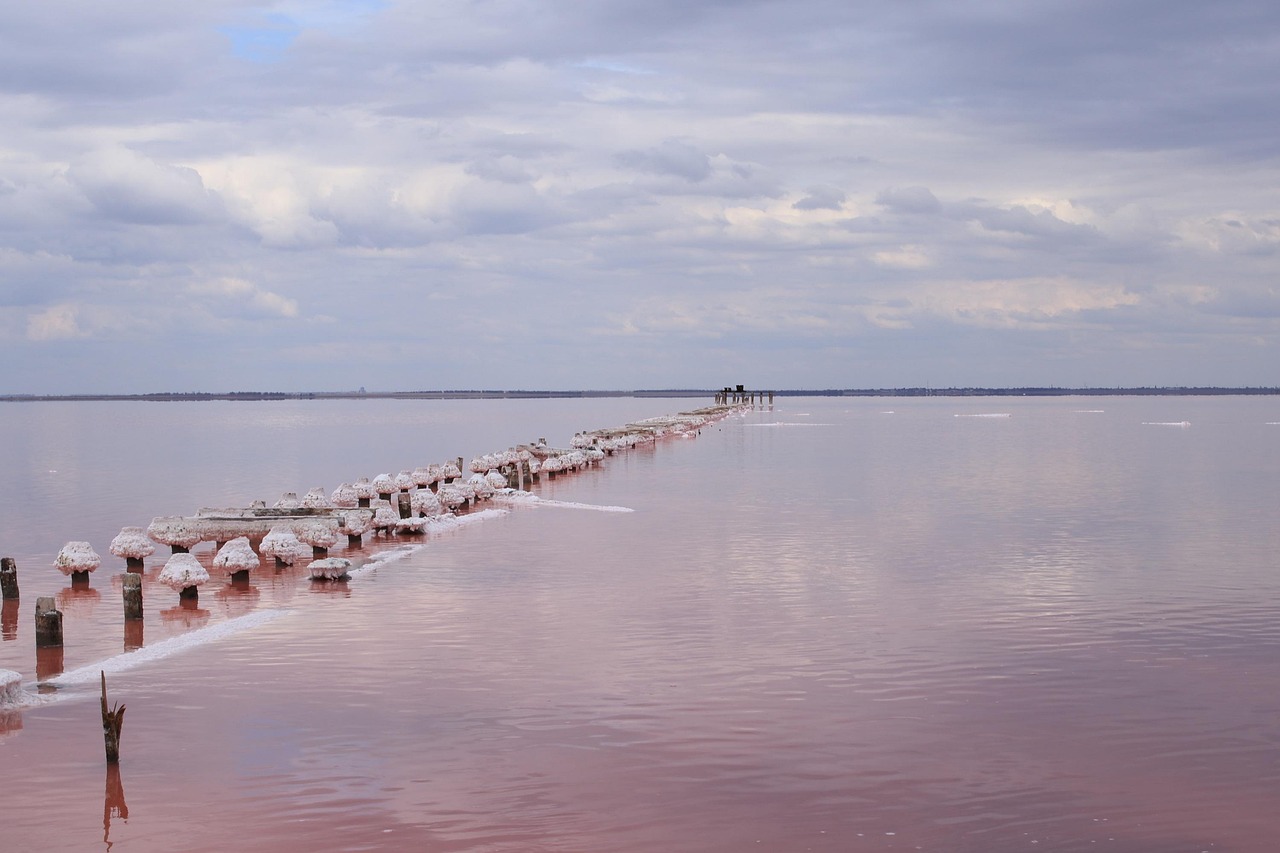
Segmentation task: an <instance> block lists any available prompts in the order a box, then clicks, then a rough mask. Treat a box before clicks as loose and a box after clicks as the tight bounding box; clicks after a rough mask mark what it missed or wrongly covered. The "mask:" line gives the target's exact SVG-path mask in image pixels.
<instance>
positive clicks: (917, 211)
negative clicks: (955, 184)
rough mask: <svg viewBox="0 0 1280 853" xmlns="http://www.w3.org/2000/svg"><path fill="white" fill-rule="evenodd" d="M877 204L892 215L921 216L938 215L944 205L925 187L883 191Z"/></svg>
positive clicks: (877, 197)
mask: <svg viewBox="0 0 1280 853" xmlns="http://www.w3.org/2000/svg"><path fill="white" fill-rule="evenodd" d="M876 204H878V205H880V206H881V207H883V208H885V209H886V210H888V211H889V212H891V213H899V214H905V215H909V216H912V215H914V216H919V215H924V214H931V213H938V212H939V211H941V210H942V205H941V204H940V203H939V202H938V199H937V197H936V196H934V194H933V193H931V192H929V190H928V189H926V188H925V187H894V188H891V189H886V190H882V191H881V192H880V194H879V195H877V196H876Z"/></svg>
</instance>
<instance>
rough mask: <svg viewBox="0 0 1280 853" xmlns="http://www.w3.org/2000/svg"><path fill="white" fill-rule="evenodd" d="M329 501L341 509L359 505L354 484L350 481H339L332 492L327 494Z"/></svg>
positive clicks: (358, 497)
mask: <svg viewBox="0 0 1280 853" xmlns="http://www.w3.org/2000/svg"><path fill="white" fill-rule="evenodd" d="M329 502H330V503H332V504H333V505H334V506H336V507H341V508H342V509H355V508H356V507H357V506H359V505H360V496H359V495H357V494H356V487H355V486H353V485H351V484H350V483H341V484H339V486H338V488H336V489H334V490H333V494H331V495H329Z"/></svg>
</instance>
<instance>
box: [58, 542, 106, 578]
mask: <svg viewBox="0 0 1280 853" xmlns="http://www.w3.org/2000/svg"><path fill="white" fill-rule="evenodd" d="M53 565H54V567H55V568H57V569H58V571H60V572H62V573H63V574H64V575H70V576H71V585H72V586H84V585H85V584H87V583H89V572H92V571H95V570H96V569H97V568H98V566H100V565H102V558H101V557H99V556H98V555H97V553H96V552H95V551H94V550H93V547H92V546H91V545H90V544H89V543H88V542H68V543H67V544H66V545H63V546H62V550H61V551H59V552H58V558H57V559H56V560H55V561H54V563H53Z"/></svg>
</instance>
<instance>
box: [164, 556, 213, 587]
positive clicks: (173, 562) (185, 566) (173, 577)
mask: <svg viewBox="0 0 1280 853" xmlns="http://www.w3.org/2000/svg"><path fill="white" fill-rule="evenodd" d="M156 580H158V581H159V582H160V583H162V584H164V585H165V586H167V587H169V588H170V589H175V590H178V591H179V592H181V591H182V590H184V589H186V588H187V587H189V586H201V585H202V584H206V583H208V582H209V572H208V570H207V569H205V567H204V566H202V565H200V561H199V560H197V559H196V558H195V557H194V556H192V555H191V554H174V555H173V556H172V557H170V558H169V560H168V562H166V563H165V564H164V568H163V569H161V570H160V575H159V576H158V577H157V578H156Z"/></svg>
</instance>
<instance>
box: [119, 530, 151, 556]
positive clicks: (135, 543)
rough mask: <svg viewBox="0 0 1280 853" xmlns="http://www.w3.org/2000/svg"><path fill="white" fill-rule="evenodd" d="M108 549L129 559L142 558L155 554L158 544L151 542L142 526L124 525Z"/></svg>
mask: <svg viewBox="0 0 1280 853" xmlns="http://www.w3.org/2000/svg"><path fill="white" fill-rule="evenodd" d="M107 550H108V551H110V552H111V553H112V554H114V555H116V556H117V557H123V558H124V559H127V560H141V559H143V558H144V557H150V556H151V555H152V554H154V553H155V552H156V546H155V545H153V544H151V540H150V539H148V538H147V534H146V533H145V532H144V531H143V529H142V528H141V527H123V528H121V529H120V532H119V533H118V534H116V538H115V539H112V540H111V544H110V545H109V546H107Z"/></svg>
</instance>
